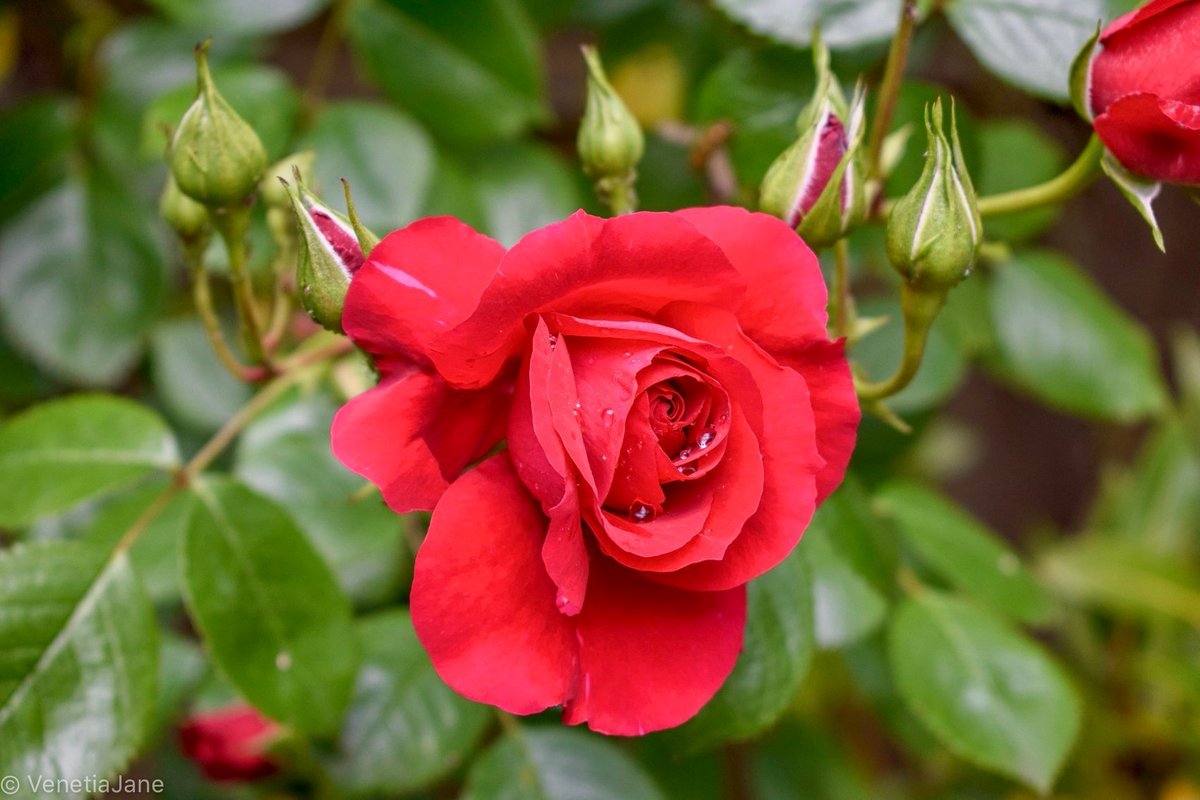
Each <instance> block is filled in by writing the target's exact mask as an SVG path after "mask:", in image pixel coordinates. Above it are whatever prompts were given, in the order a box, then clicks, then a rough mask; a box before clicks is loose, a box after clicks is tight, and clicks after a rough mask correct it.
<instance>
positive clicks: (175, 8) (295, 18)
mask: <svg viewBox="0 0 1200 800" xmlns="http://www.w3.org/2000/svg"><path fill="white" fill-rule="evenodd" d="M329 2H330V0H255V2H253V3H245V2H242V0H150V4H151V5H153V6H154V7H156V8H157V9H158V10H159V11H161V12H162V13H163V14H165V15H167V16H168V17H170V18H171V19H172V20H174V21H175V22H176V23H178V24H180V25H187V26H190V27H192V28H203V29H204V30H206V31H208V32H210V33H213V34H218V33H223V34H229V35H232V34H237V35H239V36H249V35H255V34H264V33H274V32H277V31H285V30H290V29H292V28H295V27H298V26H299V25H301V24H302V23H304V22H307V21H308V20H310V19H312V18H313V17H315V16H316V15H317V14H318V13H320V11H321V10H322V9H323V8H325V6H327V5H329Z"/></svg>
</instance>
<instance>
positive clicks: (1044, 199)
mask: <svg viewBox="0 0 1200 800" xmlns="http://www.w3.org/2000/svg"><path fill="white" fill-rule="evenodd" d="M1102 155H1104V145H1103V144H1101V142H1100V139H1099V138H1098V137H1097V136H1096V135H1095V134H1092V138H1091V139H1089V140H1088V143H1087V147H1085V148H1084V149H1083V152H1082V153H1080V154H1079V158H1077V159H1075V163H1073V164H1071V166H1069V167H1067V168H1066V170H1064V171H1063V172H1062V173H1060V174H1059V175H1057V176H1055V177H1053V178H1051V179H1050V180H1048V181H1046V182H1045V183H1039V184H1038V185H1037V186H1029V187H1026V188H1024V189H1017V190H1015V191H1012V192H1005V193H1004V194H995V195H992V196H990V197H981V198H979V213H980V215H981V216H984V217H992V216H999V215H1001V214H1015V213H1016V212H1018V211H1028V210H1029V209H1031V208H1037V207H1039V206H1045V205H1050V204H1051V203H1062V202H1064V201H1066V200H1070V199H1071V198H1072V197H1074V196H1075V195H1077V194H1079V193H1080V192H1082V191H1083V190H1084V189H1086V188H1087V187H1088V186H1090V185H1091V183H1092V181H1093V180H1095V178H1096V176H1098V175H1099V174H1100V157H1101V156H1102Z"/></svg>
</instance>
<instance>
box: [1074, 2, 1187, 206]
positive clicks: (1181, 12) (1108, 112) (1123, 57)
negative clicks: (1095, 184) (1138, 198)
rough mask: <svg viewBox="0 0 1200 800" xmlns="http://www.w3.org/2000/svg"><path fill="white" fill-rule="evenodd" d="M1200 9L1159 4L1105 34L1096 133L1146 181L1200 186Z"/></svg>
mask: <svg viewBox="0 0 1200 800" xmlns="http://www.w3.org/2000/svg"><path fill="white" fill-rule="evenodd" d="M1197 52H1200V3H1198V2H1196V0H1154V2H1151V3H1147V4H1146V5H1144V6H1142V7H1141V8H1139V9H1136V10H1134V11H1131V12H1129V13H1128V14H1125V15H1124V16H1122V17H1119V18H1117V19H1116V20H1114V21H1113V22H1112V23H1111V24H1110V25H1109V26H1108V27H1107V28H1105V29H1104V31H1103V32H1102V33H1101V34H1100V38H1099V46H1098V48H1097V50H1096V54H1095V56H1094V58H1093V59H1092V62H1091V65H1090V70H1089V73H1088V89H1087V97H1088V103H1089V105H1090V110H1091V112H1092V114H1093V115H1094V117H1095V119H1094V120H1093V125H1094V127H1095V130H1096V133H1097V134H1098V135H1099V137H1100V139H1101V140H1102V141H1103V142H1104V145H1105V147H1107V148H1108V149H1109V151H1110V152H1111V153H1112V154H1113V155H1114V156H1115V157H1116V158H1117V160H1118V161H1120V162H1121V163H1122V164H1123V165H1124V166H1125V167H1126V168H1127V169H1129V170H1130V171H1131V172H1134V173H1136V174H1138V175H1142V176H1144V177H1147V178H1152V179H1155V180H1163V181H1169V182H1172V183H1184V184H1196V183H1200V61H1197V58H1196V53H1197Z"/></svg>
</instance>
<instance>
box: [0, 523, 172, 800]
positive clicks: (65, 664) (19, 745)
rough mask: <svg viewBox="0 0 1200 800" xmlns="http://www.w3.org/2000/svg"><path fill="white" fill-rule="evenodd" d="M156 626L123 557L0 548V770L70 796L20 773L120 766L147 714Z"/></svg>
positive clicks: (68, 774)
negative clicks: (5, 549)
mask: <svg viewBox="0 0 1200 800" xmlns="http://www.w3.org/2000/svg"><path fill="white" fill-rule="evenodd" d="M156 634H157V631H156V628H155V625H154V615H153V613H152V612H151V609H150V606H149V604H148V603H147V602H146V599H145V597H144V596H143V595H142V592H141V589H140V588H139V587H138V585H137V580H136V579H135V578H134V575H133V571H132V570H131V569H130V568H129V562H128V561H127V560H126V559H125V557H124V556H120V555H119V556H116V557H114V558H112V559H109V557H108V552H107V551H105V550H101V549H98V548H94V547H89V546H86V545H83V544H81V543H78V542H45V543H37V544H29V545H19V546H17V547H16V548H14V549H13V550H10V551H7V552H3V553H0V642H4V647H3V650H2V651H0V775H2V776H15V777H16V778H18V779H19V780H20V785H19V787H18V789H17V792H16V793H15V794H16V796H20V797H33V796H37V797H66V796H67V794H66V793H59V792H48V793H41V792H37V793H35V792H31V791H29V785H28V783H27V777H26V776H32V777H33V779H34V780H37V779H38V778H39V777H40V778H42V779H48V780H52V781H53V780H59V779H67V780H79V779H83V778H88V777H93V776H98V777H101V778H108V777H111V776H112V775H114V774H115V773H117V772H119V771H121V770H122V769H124V768H125V766H126V765H127V764H128V763H129V762H130V760H131V759H132V758H133V756H134V755H136V754H137V752H138V750H139V749H140V748H141V746H142V744H143V742H144V741H145V738H146V732H147V729H148V727H149V726H150V724H151V723H152V721H153V716H154V711H155V698H156V692H155V680H156V671H157V659H158V642H157V636H156ZM5 793H6V794H14V793H10V792H8V791H7V789H6V790H5ZM71 796H74V795H71Z"/></svg>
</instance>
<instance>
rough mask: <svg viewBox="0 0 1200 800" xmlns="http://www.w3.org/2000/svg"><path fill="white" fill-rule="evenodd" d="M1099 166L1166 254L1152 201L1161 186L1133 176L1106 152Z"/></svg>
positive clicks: (1156, 197) (1156, 196)
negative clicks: (1139, 216) (1138, 215)
mask: <svg viewBox="0 0 1200 800" xmlns="http://www.w3.org/2000/svg"><path fill="white" fill-rule="evenodd" d="M1100 166H1101V168H1102V169H1103V170H1104V174H1105V175H1107V176H1108V177H1109V179H1110V180H1112V182H1113V185H1114V186H1116V187H1117V189H1118V190H1119V191H1120V192H1121V196H1122V197H1124V198H1125V199H1126V200H1128V201H1129V205H1131V206H1133V208H1134V210H1135V211H1137V212H1138V214H1140V215H1141V217H1142V219H1143V220H1144V221H1145V223H1146V224H1147V225H1148V226H1150V235H1151V236H1153V237H1154V243H1155V244H1156V245H1158V249H1159V250H1161V251H1163V252H1164V253H1165V252H1167V246H1166V243H1165V242H1164V241H1163V234H1162V229H1161V228H1159V227H1158V219H1157V218H1156V217H1155V216H1154V201H1155V200H1156V199H1158V195H1159V194H1160V193H1161V192H1162V184H1161V183H1159V182H1158V181H1152V180H1147V179H1146V178H1142V177H1139V176H1137V175H1134V174H1133V173H1132V172H1130V171H1129V170H1127V169H1125V167H1123V166H1121V163H1120V162H1119V161H1117V160H1116V159H1115V158H1113V155H1112V153H1110V152H1108V151H1107V150H1105V151H1104V155H1103V156H1101V158H1100Z"/></svg>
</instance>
